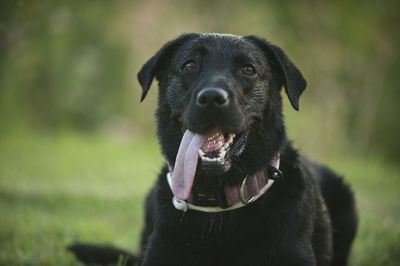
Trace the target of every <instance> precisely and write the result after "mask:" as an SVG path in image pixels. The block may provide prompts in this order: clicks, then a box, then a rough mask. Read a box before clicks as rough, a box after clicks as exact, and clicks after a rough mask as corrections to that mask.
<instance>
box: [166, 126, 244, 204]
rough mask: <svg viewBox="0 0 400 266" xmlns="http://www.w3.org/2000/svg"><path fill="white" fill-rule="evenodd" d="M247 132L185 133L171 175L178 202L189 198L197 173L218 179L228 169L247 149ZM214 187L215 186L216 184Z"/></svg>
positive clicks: (217, 130) (220, 130) (218, 129)
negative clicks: (234, 159) (200, 172)
mask: <svg viewBox="0 0 400 266" xmlns="http://www.w3.org/2000/svg"><path fill="white" fill-rule="evenodd" d="M246 138H247V133H246V132H244V133H241V134H238V135H236V134H233V133H226V132H224V131H223V130H222V129H220V128H214V129H212V130H209V131H207V132H206V133H193V132H191V131H190V130H186V132H185V133H184V135H183V138H182V140H181V144H180V146H179V151H178V154H177V156H176V160H175V166H174V169H173V173H172V191H173V193H174V195H175V197H177V198H178V199H181V200H187V199H188V198H189V197H190V194H191V191H192V186H193V182H194V177H195V175H196V171H203V172H207V174H208V175H211V176H216V175H219V174H222V173H224V172H226V171H227V170H229V168H230V166H231V160H232V158H233V157H234V156H239V155H240V154H241V153H242V152H243V150H244V149H245V144H246ZM214 185H215V184H214Z"/></svg>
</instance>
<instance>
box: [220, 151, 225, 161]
mask: <svg viewBox="0 0 400 266" xmlns="http://www.w3.org/2000/svg"><path fill="white" fill-rule="evenodd" d="M225 155H226V151H221V153H220V154H219V158H220V159H221V160H223V159H225Z"/></svg>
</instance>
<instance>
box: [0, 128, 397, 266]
mask: <svg viewBox="0 0 400 266" xmlns="http://www.w3.org/2000/svg"><path fill="white" fill-rule="evenodd" d="M326 161H328V162H329V163H330V166H332V167H333V168H334V169H339V172H340V173H342V174H344V175H345V176H346V179H347V180H348V181H349V182H350V183H351V184H352V186H353V189H354V191H355V193H356V197H357V202H358V206H359V211H360V228H359V233H358V236H357V239H356V241H355V245H354V247H353V251H352V255H351V265H389V266H391V265H393V266H394V265H398V262H399V261H400V207H399V199H400V196H399V195H400V193H399V191H400V179H399V174H400V168H399V167H397V166H393V165H388V164H386V163H385V162H383V161H382V160H380V159H368V160H362V159H357V158H351V159H350V158H339V157H332V158H330V159H327V160H326ZM161 164H162V158H161V156H160V153H159V148H158V146H157V143H156V141H155V138H154V137H153V136H149V137H146V138H141V139H137V140H118V138H113V137H107V136H99V135H85V134H77V133H61V134H58V135H28V134H22V135H14V136H3V137H2V138H1V139H0V211H1V218H0V265H79V263H78V262H77V261H76V260H75V258H74V257H73V256H72V255H71V254H69V253H67V252H66V251H65V246H66V245H68V244H70V243H72V242H74V241H75V240H80V241H87V242H94V243H109V244H113V245H116V246H118V247H121V248H124V249H127V250H131V251H138V249H139V246H138V243H139V236H140V230H141V227H142V225H143V208H142V206H143V200H144V196H145V194H146V193H147V191H148V190H149V189H150V187H151V185H152V184H153V182H154V180H155V177H156V175H157V172H158V170H159V167H160V165H161Z"/></svg>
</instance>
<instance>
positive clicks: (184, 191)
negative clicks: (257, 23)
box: [70, 34, 357, 266]
mask: <svg viewBox="0 0 400 266" xmlns="http://www.w3.org/2000/svg"><path fill="white" fill-rule="evenodd" d="M154 77H156V78H157V80H158V81H159V97H158V111H157V125H158V137H159V140H160V144H161V148H162V152H163V154H164V156H165V158H166V161H167V164H166V166H165V167H164V168H163V169H162V171H161V173H160V175H159V178H158V181H157V184H156V185H155V186H154V188H153V189H152V191H151V192H150V194H149V196H148V198H147V202H146V227H145V229H144V231H143V235H142V256H141V257H140V258H136V257H134V256H131V255H127V253H126V252H124V251H119V250H117V249H108V248H106V247H99V246H90V245H84V244H76V245H73V246H71V247H70V249H71V250H72V251H74V252H75V253H76V254H77V256H78V257H79V258H80V259H81V260H83V261H85V262H88V263H90V262H97V263H103V264H105V263H108V262H110V261H112V260H116V259H117V258H118V255H119V254H123V255H126V256H128V257H127V260H128V264H134V263H135V262H137V261H138V260H141V264H142V265H174V266H176V265H184V266H188V265H252V266H254V265H290V266H292V265H296V266H300V265H307V266H309V265H321V266H326V265H346V264H347V258H348V255H349V251H350V247H351V243H352V241H353V239H354V237H355V234H356V230H357V213H356V209H355V203H354V199H353V194H352V192H351V190H350V189H349V187H348V186H347V185H346V184H345V183H344V182H343V179H342V178H341V177H339V176H337V175H336V174H335V173H333V172H332V171H331V170H329V169H327V168H326V167H324V166H322V165H319V164H317V163H315V162H312V161H310V160H308V159H306V158H304V157H303V156H301V155H299V153H298V152H297V151H296V150H295V149H293V148H292V146H291V144H290V142H289V141H288V140H287V137H286V132H285V126H284V122H283V116H282V99H281V94H280V91H281V87H282V86H283V87H284V88H285V91H286V93H287V95H288V97H289V100H290V103H291V104H292V106H293V108H295V109H296V110H298V107H299V97H300V95H301V93H302V92H303V90H304V89H305V87H306V81H305V80H304V78H303V76H302V74H301V73H300V71H299V70H298V69H297V68H296V67H295V66H294V64H293V63H292V62H291V61H290V60H289V58H288V57H287V56H286V54H285V53H284V52H283V51H282V50H281V49H280V48H279V47H277V46H275V45H272V44H270V43H268V42H267V41H265V40H263V39H260V38H257V37H254V36H243V37H242V36H234V35H225V34H184V35H182V36H180V37H179V38H177V39H175V40H173V41H171V42H168V43H167V44H165V45H164V46H163V47H162V48H161V49H160V50H159V51H158V52H157V53H156V54H155V55H154V56H153V57H152V58H151V59H150V60H149V61H148V62H147V63H146V64H145V65H144V66H143V68H142V69H141V70H140V72H139V74H138V79H139V82H140V84H141V86H142V88H143V94H142V98H141V100H143V99H144V98H145V96H146V94H147V92H148V90H149V88H150V85H151V83H152V80H153V78H154ZM99 253H101V254H99ZM99 255H101V256H99Z"/></svg>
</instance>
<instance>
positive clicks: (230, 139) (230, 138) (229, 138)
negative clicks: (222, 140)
mask: <svg viewBox="0 0 400 266" xmlns="http://www.w3.org/2000/svg"><path fill="white" fill-rule="evenodd" d="M234 137H235V134H229V137H228V143H232V141H233V138H234Z"/></svg>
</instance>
